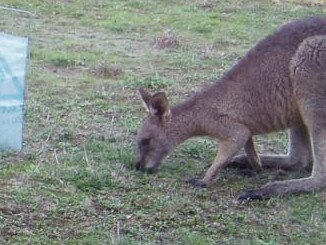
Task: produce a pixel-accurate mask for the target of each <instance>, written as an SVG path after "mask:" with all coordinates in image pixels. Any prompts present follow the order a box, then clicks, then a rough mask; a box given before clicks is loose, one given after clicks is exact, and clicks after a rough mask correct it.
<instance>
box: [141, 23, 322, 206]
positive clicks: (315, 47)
mask: <svg viewBox="0 0 326 245" xmlns="http://www.w3.org/2000/svg"><path fill="white" fill-rule="evenodd" d="M139 93H140V95H141V98H142V100H143V102H144V103H145V105H146V107H147V109H148V112H149V113H148V117H147V118H146V119H145V121H144V122H143V124H142V126H141V128H140V129H139V131H138V134H137V137H136V142H137V163H136V169H138V170H142V171H146V172H148V173H152V172H154V171H155V170H156V169H157V168H158V166H159V165H160V164H161V163H162V161H163V160H164V159H165V158H166V157H167V156H168V155H169V154H170V153H171V152H172V151H173V149H174V148H175V147H177V146H178V145H179V144H181V143H182V142H184V141H185V140H187V139H189V138H191V137H195V136H209V137H212V138H215V139H217V140H219V151H218V154H217V156H216V158H215V160H214V162H213V164H212V165H211V167H210V168H209V169H208V170H207V172H206V174H205V176H204V177H203V178H202V179H196V178H194V179H192V180H191V181H190V183H191V184H192V185H194V186H199V187H208V186H210V185H211V184H212V183H213V182H214V180H215V178H216V177H217V175H218V174H219V173H220V172H221V170H222V169H223V168H224V167H225V166H226V165H227V164H228V163H230V161H232V158H233V157H234V156H235V155H236V154H237V153H238V151H239V150H240V149H241V148H242V147H244V150H245V154H244V155H240V156H238V157H236V158H235V161H236V162H239V163H241V164H246V163H249V164H250V166H251V167H252V168H253V169H254V170H256V171H260V170H261V169H262V168H268V167H273V166H274V167H277V168H281V169H286V170H288V169H294V168H312V174H311V176H310V177H309V178H301V179H293V180H286V181H274V182H270V183H267V184H266V185H264V186H262V187H261V188H258V189H255V190H247V191H244V192H242V193H240V194H239V195H238V196H237V200H240V201H242V200H247V199H267V198H270V197H272V196H274V195H278V196H284V195H287V194H292V193H301V192H309V191H313V190H319V189H322V188H323V187H325V185H326V106H325V105H326V18H318V17H312V18H308V19H304V20H297V21H294V22H291V23H288V24H285V25H284V26H282V27H281V28H280V29H279V30H277V31H276V32H274V33H273V34H271V35H269V36H267V37H266V38H265V39H263V40H262V41H260V42H258V44H257V45H256V46H255V47H253V48H252V49H251V50H249V52H248V53H247V54H246V55H245V56H244V57H243V58H241V59H240V60H239V61H238V62H237V63H236V64H235V65H234V66H233V67H232V68H231V69H230V70H228V71H227V72H226V73H225V74H224V75H223V76H222V77H221V78H220V79H218V80H217V81H215V82H214V83H213V84H211V85H209V86H208V87H205V88H203V89H201V90H200V91H198V92H196V93H195V94H194V95H193V96H192V97H190V98H188V99H186V100H185V101H183V102H182V103H180V104H178V105H176V106H172V107H171V106H170V105H169V102H168V99H167V97H166V94H165V93H164V92H159V93H156V94H154V95H151V94H150V93H149V92H148V91H147V90H146V89H145V88H141V89H139ZM284 129H289V149H288V154H287V155H281V156H271V155H261V156H259V155H258V154H257V153H256V150H255V148H254V144H253V140H252V136H253V135H259V134H266V133H270V132H274V131H279V130H284Z"/></svg>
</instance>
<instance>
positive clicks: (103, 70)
mask: <svg viewBox="0 0 326 245" xmlns="http://www.w3.org/2000/svg"><path fill="white" fill-rule="evenodd" d="M91 73H92V75H95V76H97V77H100V78H104V79H119V78H121V77H122V75H123V74H124V72H123V69H122V68H121V67H120V66H118V65H112V64H107V63H105V62H100V63H98V64H97V66H96V67H94V68H93V69H91Z"/></svg>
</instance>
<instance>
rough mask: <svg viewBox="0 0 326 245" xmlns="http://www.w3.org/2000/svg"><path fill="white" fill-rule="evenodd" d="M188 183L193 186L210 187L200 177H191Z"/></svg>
mask: <svg viewBox="0 0 326 245" xmlns="http://www.w3.org/2000/svg"><path fill="white" fill-rule="evenodd" d="M186 183H188V184H190V185H192V186H195V187H201V188H206V187H208V185H207V183H206V182H204V181H203V180H201V179H198V178H191V179H189V180H187V181H186Z"/></svg>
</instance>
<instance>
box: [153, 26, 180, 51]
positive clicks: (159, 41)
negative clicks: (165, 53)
mask: <svg viewBox="0 0 326 245" xmlns="http://www.w3.org/2000/svg"><path fill="white" fill-rule="evenodd" d="M179 46H180V41H179V38H178V36H177V35H176V34H175V32H174V31H173V30H171V29H168V30H166V31H165V32H164V33H163V35H162V36H160V37H157V38H155V41H154V45H153V47H154V48H156V49H165V48H178V47H179Z"/></svg>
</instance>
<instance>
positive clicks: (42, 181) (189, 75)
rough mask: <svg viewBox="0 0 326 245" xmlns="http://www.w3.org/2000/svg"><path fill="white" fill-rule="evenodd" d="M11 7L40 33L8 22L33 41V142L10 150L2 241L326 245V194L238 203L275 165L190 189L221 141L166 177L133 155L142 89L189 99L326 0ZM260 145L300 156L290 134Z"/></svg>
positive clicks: (174, 164)
mask: <svg viewBox="0 0 326 245" xmlns="http://www.w3.org/2000/svg"><path fill="white" fill-rule="evenodd" d="M314 2H315V4H314ZM2 4H3V5H4V6H7V7H16V8H21V9H24V10H27V11H31V12H32V13H34V14H35V17H34V18H32V22H31V26H30V29H29V30H26V28H27V26H26V24H25V23H26V21H27V19H26V17H25V16H19V17H17V16H15V15H12V14H8V13H3V15H2V16H3V18H2V19H1V20H0V21H1V22H0V23H1V28H2V30H5V31H7V32H12V26H15V27H16V28H15V30H14V31H15V33H17V34H22V35H26V33H29V34H30V37H31V39H30V40H31V41H30V45H31V60H30V68H29V77H28V93H27V99H26V123H25V134H24V150H23V151H22V152H20V153H14V152H9V153H5V152H3V153H1V154H0V183H1V185H0V199H1V202H0V236H1V238H2V240H1V242H0V243H1V244H112V245H118V244H119V245H122V244H128V245H129V244H151V245H152V244H196V245H198V244H203V245H204V244H205V245H206V244H323V243H325V241H326V232H325V228H326V213H325V210H326V206H325V200H326V196H325V193H323V192H319V193H311V194H308V195H302V196H291V197H287V198H283V199H279V198H273V199H271V200H270V201H264V202H258V201H255V202H250V203H247V204H237V203H235V202H234V196H235V195H236V194H237V193H238V192H239V191H241V190H244V189H247V188H253V187H256V186H259V185H261V184H263V183H266V182H267V181H268V178H269V175H270V174H271V173H270V172H267V171H266V172H264V173H262V174H260V175H259V177H256V178H245V177H242V176H240V175H239V174H238V173H237V171H235V170H231V169H230V170H225V171H224V172H223V173H222V175H221V176H220V178H219V180H218V181H217V182H216V184H215V185H214V187H212V188H210V189H207V190H206V189H205V190H202V189H194V188H191V187H189V186H188V185H187V184H186V183H185V182H184V180H186V179H188V178H189V177H193V176H199V175H202V174H203V173H204V172H205V170H206V169H207V167H208V166H209V165H210V162H211V161H212V160H213V158H214V155H215V152H216V144H215V142H212V141H211V140H208V139H194V140H190V141H188V142H186V143H184V144H183V145H182V146H180V147H179V148H178V149H176V151H175V152H174V153H173V155H172V156H171V157H170V158H169V160H168V161H167V162H166V163H165V164H163V165H162V167H161V169H160V172H159V173H158V174H156V175H153V176H148V175H146V174H142V173H138V172H136V171H135V170H134V158H133V147H134V136H135V134H136V131H137V128H138V127H139V125H140V123H141V120H142V118H143V117H144V116H145V112H144V109H143V105H142V103H141V101H140V99H139V96H138V94H137V88H138V87H140V86H146V87H149V88H150V89H151V90H152V91H157V90H166V91H167V92H168V95H169V97H170V98H171V100H172V101H173V102H174V103H175V102H177V101H180V100H181V99H182V98H184V97H186V96H188V95H189V94H191V93H192V92H193V91H195V90H197V89H198V88H199V87H201V86H202V85H203V84H205V83H209V82H210V81H212V80H214V79H216V78H218V77H219V76H220V75H221V74H222V73H223V72H225V70H226V69H228V68H229V67H230V66H231V65H232V64H233V63H234V61H235V60H236V59H237V58H238V57H240V56H242V55H243V54H244V53H245V52H246V51H247V50H248V49H249V48H250V47H251V46H253V45H254V43H256V42H257V41H258V40H259V39H260V38H262V37H264V36H265V35H267V34H268V33H270V32H272V31H273V30H275V29H276V28H277V27H278V26H279V25H280V24H282V23H284V22H287V21H289V20H291V19H295V18H299V17H304V16H309V15H325V14H326V12H325V9H326V7H325V5H323V4H324V3H323V2H322V1H310V0H306V1H292V0H291V1H290V0H289V1H283V2H282V1H265V2H264V3H262V2H261V1H249V0H241V1H236V0H232V1H227V2H225V1H219V0H207V1H197V0H181V1H171V0H167V1H154V0H137V1H131V0H113V1H104V0H96V1H93V2H90V1H88V2H87V1H82V0H77V1H63V0H55V1H39V0H31V1H18V0H10V1H9V0H3V1H2ZM169 31H172V32H169ZM169 38H172V39H171V40H169ZM159 44H162V45H163V46H162V47H159ZM166 44H175V45H171V46H169V45H166ZM176 44H177V45H176ZM255 140H256V142H257V144H258V149H259V151H260V152H273V153H284V152H285V151H286V146H287V138H286V136H285V134H284V132H281V133H276V134H272V135H267V136H261V137H257V138H256V139H255ZM289 177H290V176H289Z"/></svg>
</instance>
